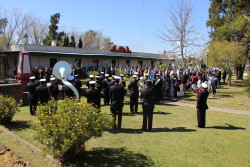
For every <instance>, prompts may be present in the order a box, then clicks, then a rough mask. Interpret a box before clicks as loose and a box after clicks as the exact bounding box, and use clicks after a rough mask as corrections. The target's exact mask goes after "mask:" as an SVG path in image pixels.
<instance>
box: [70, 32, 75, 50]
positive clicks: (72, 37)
mask: <svg viewBox="0 0 250 167" xmlns="http://www.w3.org/2000/svg"><path fill="white" fill-rule="evenodd" d="M69 46H70V47H76V41H75V37H74V36H73V35H72V36H71V40H70V43H69Z"/></svg>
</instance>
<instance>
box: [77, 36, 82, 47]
mask: <svg viewBox="0 0 250 167" xmlns="http://www.w3.org/2000/svg"><path fill="white" fill-rule="evenodd" d="M82 47H83V43H82V38H80V39H79V41H78V48H82Z"/></svg>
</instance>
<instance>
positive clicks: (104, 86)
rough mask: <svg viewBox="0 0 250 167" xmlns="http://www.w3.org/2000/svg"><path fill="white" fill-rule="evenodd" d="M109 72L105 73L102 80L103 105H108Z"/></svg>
mask: <svg viewBox="0 0 250 167" xmlns="http://www.w3.org/2000/svg"><path fill="white" fill-rule="evenodd" d="M109 82H110V79H109V74H105V79H103V80H102V94H103V99H104V105H109Z"/></svg>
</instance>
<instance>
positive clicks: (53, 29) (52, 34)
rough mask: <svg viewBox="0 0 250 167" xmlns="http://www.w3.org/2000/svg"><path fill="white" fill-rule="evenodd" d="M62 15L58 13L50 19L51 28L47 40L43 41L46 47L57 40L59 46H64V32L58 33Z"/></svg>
mask: <svg viewBox="0 0 250 167" xmlns="http://www.w3.org/2000/svg"><path fill="white" fill-rule="evenodd" d="M60 16H61V15H60V13H56V14H54V15H52V16H51V17H50V23H51V24H50V26H49V33H48V34H47V36H46V38H45V39H44V40H43V43H44V45H51V41H53V40H57V45H59V46H60V45H63V42H62V37H63V36H64V32H57V30H58V26H57V24H59V20H60Z"/></svg>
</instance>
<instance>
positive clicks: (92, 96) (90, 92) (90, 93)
mask: <svg viewBox="0 0 250 167" xmlns="http://www.w3.org/2000/svg"><path fill="white" fill-rule="evenodd" d="M89 85H90V88H89V89H87V90H86V91H85V97H86V98H87V103H90V104H92V105H93V106H94V107H96V108H98V109H100V106H101V105H100V101H101V93H100V92H99V91H98V90H96V89H95V85H96V81H90V82H89Z"/></svg>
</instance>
